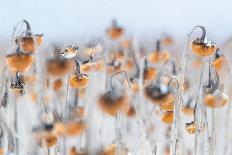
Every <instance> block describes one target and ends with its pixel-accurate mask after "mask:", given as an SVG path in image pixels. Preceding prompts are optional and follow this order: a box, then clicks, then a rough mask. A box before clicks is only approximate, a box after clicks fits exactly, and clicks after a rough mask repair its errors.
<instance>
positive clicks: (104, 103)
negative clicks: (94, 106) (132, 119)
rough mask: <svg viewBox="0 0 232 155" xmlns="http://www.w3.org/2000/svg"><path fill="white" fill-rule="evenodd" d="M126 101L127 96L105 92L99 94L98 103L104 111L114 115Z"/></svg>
mask: <svg viewBox="0 0 232 155" xmlns="http://www.w3.org/2000/svg"><path fill="white" fill-rule="evenodd" d="M127 101H128V98H127V96H115V95H114V93H112V92H107V93H105V94H103V95H101V96H100V98H99V100H98V105H99V107H100V109H101V110H102V111H103V112H104V113H106V114H109V115H111V116H115V115H116V114H117V113H118V112H119V111H120V110H121V108H122V107H123V105H125V104H127Z"/></svg>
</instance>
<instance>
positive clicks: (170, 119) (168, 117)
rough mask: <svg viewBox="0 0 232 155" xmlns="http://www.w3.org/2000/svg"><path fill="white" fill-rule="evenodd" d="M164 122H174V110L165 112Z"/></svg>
mask: <svg viewBox="0 0 232 155" xmlns="http://www.w3.org/2000/svg"><path fill="white" fill-rule="evenodd" d="M162 122H164V123H166V124H171V123H172V122H173V112H172V111H168V112H165V113H163V115H162Z"/></svg>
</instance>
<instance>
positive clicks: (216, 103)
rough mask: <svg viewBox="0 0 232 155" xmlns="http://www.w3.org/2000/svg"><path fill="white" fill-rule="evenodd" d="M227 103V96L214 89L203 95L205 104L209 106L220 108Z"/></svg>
mask: <svg viewBox="0 0 232 155" xmlns="http://www.w3.org/2000/svg"><path fill="white" fill-rule="evenodd" d="M227 103H228V96H227V95H226V94H225V93H223V92H221V91H219V90H216V91H214V92H213V93H207V94H206V95H205V96H204V104H206V105H207V106H208V107H210V108H221V107H223V106H225V105H226V104H227Z"/></svg>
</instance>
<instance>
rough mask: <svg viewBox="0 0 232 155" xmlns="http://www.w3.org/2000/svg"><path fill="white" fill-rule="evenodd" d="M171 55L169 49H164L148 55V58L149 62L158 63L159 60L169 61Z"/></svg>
mask: <svg viewBox="0 0 232 155" xmlns="http://www.w3.org/2000/svg"><path fill="white" fill-rule="evenodd" d="M170 57H171V55H170V53H169V52H168V51H162V52H156V51H155V52H152V53H151V54H150V55H149V56H148V60H149V62H151V63H153V64H156V63H159V62H165V61H168V60H169V59H170Z"/></svg>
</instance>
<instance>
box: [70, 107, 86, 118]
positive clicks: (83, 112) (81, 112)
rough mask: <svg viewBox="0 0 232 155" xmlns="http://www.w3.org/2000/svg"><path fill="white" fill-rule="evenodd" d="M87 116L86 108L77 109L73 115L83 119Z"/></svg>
mask: <svg viewBox="0 0 232 155" xmlns="http://www.w3.org/2000/svg"><path fill="white" fill-rule="evenodd" d="M84 114H85V109H84V107H76V108H75V109H74V111H73V115H74V116H75V117H77V118H81V117H83V116H84Z"/></svg>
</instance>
